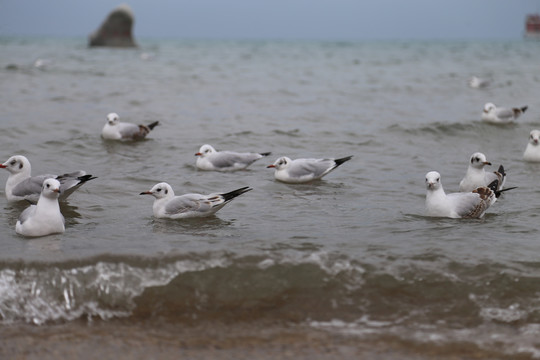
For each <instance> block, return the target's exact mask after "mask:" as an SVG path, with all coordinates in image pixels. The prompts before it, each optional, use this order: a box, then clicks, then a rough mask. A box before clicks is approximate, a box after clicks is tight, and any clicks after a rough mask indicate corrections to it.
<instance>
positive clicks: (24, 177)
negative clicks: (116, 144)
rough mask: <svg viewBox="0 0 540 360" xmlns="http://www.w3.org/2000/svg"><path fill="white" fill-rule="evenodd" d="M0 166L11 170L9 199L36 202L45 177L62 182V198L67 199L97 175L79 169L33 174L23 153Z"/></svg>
mask: <svg viewBox="0 0 540 360" xmlns="http://www.w3.org/2000/svg"><path fill="white" fill-rule="evenodd" d="M0 168H3V169H6V170H7V171H9V177H8V179H7V181H6V197H7V199H8V201H10V202H11V201H20V200H28V201H30V202H31V203H36V202H37V201H38V199H39V196H40V194H41V188H42V186H43V181H45V179H49V178H54V179H56V180H58V181H59V182H60V193H61V195H60V200H65V199H66V198H67V197H68V196H69V195H71V194H72V193H73V192H74V191H75V190H77V189H78V188H79V187H81V186H82V185H83V184H84V183H85V182H87V181H89V180H92V179H95V178H96V177H95V176H92V175H89V174H86V172H85V171H83V170H79V171H75V172H72V173H68V174H63V175H51V174H45V175H37V176H31V172H32V168H31V166H30V161H28V159H27V158H26V157H25V156H23V155H14V156H12V157H10V158H9V159H8V160H7V161H6V162H5V163H3V164H0Z"/></svg>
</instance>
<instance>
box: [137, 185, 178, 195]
mask: <svg viewBox="0 0 540 360" xmlns="http://www.w3.org/2000/svg"><path fill="white" fill-rule="evenodd" d="M139 195H152V196H153V197H155V198H156V199H163V198H166V197H170V196H174V192H173V189H172V187H171V185H169V184H167V183H166V182H162V183H159V184H156V185H154V187H152V188H151V189H150V190H148V191H143V192H142V193H140V194H139Z"/></svg>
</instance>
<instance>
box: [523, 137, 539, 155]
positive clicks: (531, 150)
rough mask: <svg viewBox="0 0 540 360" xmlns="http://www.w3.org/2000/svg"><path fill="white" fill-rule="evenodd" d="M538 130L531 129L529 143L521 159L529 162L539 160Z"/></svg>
mask: <svg viewBox="0 0 540 360" xmlns="http://www.w3.org/2000/svg"><path fill="white" fill-rule="evenodd" d="M539 142H540V130H531V133H530V134H529V143H528V144H527V147H526V148H525V152H524V153H523V160H525V161H530V162H540V146H538V145H539V144H538V143H539Z"/></svg>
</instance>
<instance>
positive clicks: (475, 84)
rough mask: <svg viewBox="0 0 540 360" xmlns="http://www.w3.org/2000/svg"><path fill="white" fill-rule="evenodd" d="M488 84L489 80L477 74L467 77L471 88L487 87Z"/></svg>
mask: <svg viewBox="0 0 540 360" xmlns="http://www.w3.org/2000/svg"><path fill="white" fill-rule="evenodd" d="M489 85H490V81H489V80H487V79H482V78H479V77H477V76H473V77H471V78H470V79H469V86H470V87H472V88H473V89H481V88H485V87H488V86H489Z"/></svg>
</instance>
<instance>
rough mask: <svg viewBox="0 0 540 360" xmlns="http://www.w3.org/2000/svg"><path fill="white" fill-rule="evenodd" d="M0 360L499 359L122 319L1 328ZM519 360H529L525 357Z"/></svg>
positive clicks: (300, 329)
mask: <svg viewBox="0 0 540 360" xmlns="http://www.w3.org/2000/svg"><path fill="white" fill-rule="evenodd" d="M0 358H1V359H80V360H85V359H102V360H105V359H114V360H121V359H201V360H202V359H204V360H205V359H231V360H232V359H235V360H239V359H263V360H264V359H314V360H326V359H373V360H383V359H385V360H387V359H406V360H427V359H433V358H437V359H445V360H450V359H452V360H453V359H503V358H501V357H500V353H498V354H493V353H491V354H490V353H489V352H486V351H484V350H479V349H478V348H476V347H461V348H460V347H459V346H448V345H446V346H443V347H438V346H433V345H429V346H426V345H425V344H411V343H408V344H406V343H404V342H403V341H400V340H397V339H391V338H385V339H381V338H378V339H375V338H371V339H367V338H362V339H359V338H358V337H356V336H350V335H340V334H336V333H330V332H327V331H322V330H317V329H313V328H311V327H308V326H300V325H290V326H283V325H279V324H272V323H265V324H260V323H257V324H249V323H248V324H246V323H240V324H238V323H236V324H232V325H229V324H216V323H206V324H198V325H196V326H192V325H185V324H168V323H161V324H155V323H148V322H144V321H142V322H138V323H133V322H128V321H122V320H118V321H94V322H92V323H87V322H85V321H82V320H81V321H78V322H71V323H66V324H57V325H46V326H33V325H7V326H2V327H0ZM505 358H506V357H505ZM519 358H520V359H529V356H527V355H524V356H523V357H519ZM508 359H510V357H508ZM512 359H516V357H515V356H514V357H512Z"/></svg>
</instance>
